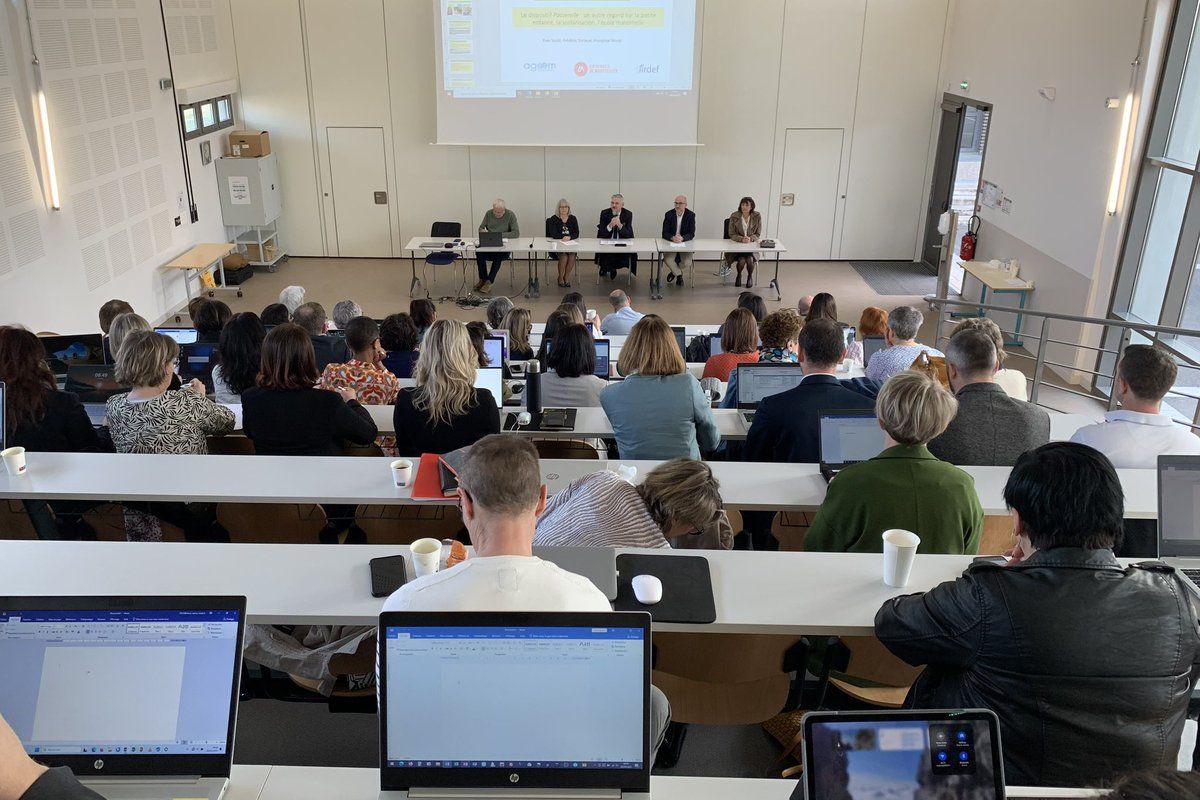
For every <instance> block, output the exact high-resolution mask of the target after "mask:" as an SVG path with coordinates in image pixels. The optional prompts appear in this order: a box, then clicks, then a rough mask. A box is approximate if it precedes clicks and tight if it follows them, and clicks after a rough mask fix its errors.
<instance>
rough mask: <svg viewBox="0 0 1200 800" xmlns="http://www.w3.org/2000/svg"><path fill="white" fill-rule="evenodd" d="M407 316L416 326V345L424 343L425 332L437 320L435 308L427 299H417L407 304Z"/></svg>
mask: <svg viewBox="0 0 1200 800" xmlns="http://www.w3.org/2000/svg"><path fill="white" fill-rule="evenodd" d="M408 315H409V316H410V317H412V321H413V325H416V326H417V344H418V345H419V344H421V342H423V341H425V332H426V331H427V330H429V326H430V325H432V324H433V322H434V320H436V319H437V306H435V305H434V304H433V301H432V300H430V299H429V298H427V297H418V298H417V299H416V300H412V301H410V302H409V304H408Z"/></svg>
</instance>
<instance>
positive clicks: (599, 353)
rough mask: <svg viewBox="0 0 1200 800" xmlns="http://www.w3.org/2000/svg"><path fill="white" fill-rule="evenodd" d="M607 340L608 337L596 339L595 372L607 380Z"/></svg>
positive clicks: (608, 351) (608, 349) (597, 375)
mask: <svg viewBox="0 0 1200 800" xmlns="http://www.w3.org/2000/svg"><path fill="white" fill-rule="evenodd" d="M609 353H610V347H609V341H608V339H597V340H596V372H595V375H596V377H598V378H603V379H604V380H608V375H609Z"/></svg>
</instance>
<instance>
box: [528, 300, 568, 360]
mask: <svg viewBox="0 0 1200 800" xmlns="http://www.w3.org/2000/svg"><path fill="white" fill-rule="evenodd" d="M559 308H561V306H560V307H559ZM574 324H576V323H575V322H574V321H573V320H572V315H570V314H568V313H567V312H565V311H559V310H557V309H556V310H554V311H551V312H550V316H548V317H546V324H545V326H544V327H543V328H542V341H541V342H540V343H538V349H537V360H538V361H539V362H541V365H542V372H545V371H546V369H547V366H546V354H547V353H548V352H549V351H550V345H551V343H553V342H554V337H556V336H558V332H559V331H561V330H562V329H563V328H565V327H566V326H568V325H574ZM531 327H532V326H531Z"/></svg>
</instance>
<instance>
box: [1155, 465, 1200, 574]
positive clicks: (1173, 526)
mask: <svg viewBox="0 0 1200 800" xmlns="http://www.w3.org/2000/svg"><path fill="white" fill-rule="evenodd" d="M1158 557H1159V558H1160V559H1161V560H1162V561H1163V562H1165V563H1167V564H1170V565H1171V566H1172V567H1175V569H1176V570H1178V571H1179V572H1180V574H1182V576H1183V577H1184V579H1185V582H1186V583H1187V584H1188V588H1190V589H1191V590H1192V591H1193V592H1194V593H1195V594H1196V595H1197V596H1200V456H1159V457H1158Z"/></svg>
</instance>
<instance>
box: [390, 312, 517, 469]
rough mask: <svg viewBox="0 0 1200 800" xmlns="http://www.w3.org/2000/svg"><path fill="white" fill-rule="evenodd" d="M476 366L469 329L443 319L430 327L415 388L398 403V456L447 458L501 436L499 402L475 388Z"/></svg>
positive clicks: (404, 392)
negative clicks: (434, 454) (491, 434)
mask: <svg viewBox="0 0 1200 800" xmlns="http://www.w3.org/2000/svg"><path fill="white" fill-rule="evenodd" d="M478 363H479V357H478V355H477V354H476V352H475V348H474V347H472V346H471V336H470V334H468V333H467V326H466V325H463V324H462V323H461V322H458V321H457V320H450V319H440V320H438V321H437V322H435V323H433V325H431V326H430V328H429V333H428V334H427V335H426V337H425V343H424V345H423V346H422V348H421V357H420V358H418V359H417V366H416V368H415V369H414V370H413V381H414V382H415V383H416V386H415V387H413V388H411V389H402V390H401V391H400V394H399V395H397V397H396V409H395V411H394V412H393V417H394V422H395V427H396V452H397V453H399V454H400V455H402V456H420V455H422V454H424V453H438V454H441V453H449V452H450V451H451V450H457V449H458V448H460V447H466V446H467V445H469V444H474V443H475V442H477V441H478V440H479V439H482V438H483V437H484V436H487V435H488V434H489V433H499V432H500V411H499V408H498V406H497V403H496V398H495V397H493V396H492V393H491V392H490V391H488V390H487V389H476V388H475V385H474V384H475V370H476V369H477V366H476V365H477V364H478Z"/></svg>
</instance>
